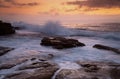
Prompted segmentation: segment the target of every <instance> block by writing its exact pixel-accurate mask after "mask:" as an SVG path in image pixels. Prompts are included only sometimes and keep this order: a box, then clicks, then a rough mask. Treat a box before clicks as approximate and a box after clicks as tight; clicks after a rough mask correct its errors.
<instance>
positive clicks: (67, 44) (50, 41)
mask: <svg viewBox="0 0 120 79" xmlns="http://www.w3.org/2000/svg"><path fill="white" fill-rule="evenodd" d="M41 45H43V46H52V47H53V48H55V49H66V48H73V47H79V46H81V47H82V46H85V44H84V43H81V42H79V41H78V40H76V39H68V38H63V37H44V38H43V39H42V40H41Z"/></svg>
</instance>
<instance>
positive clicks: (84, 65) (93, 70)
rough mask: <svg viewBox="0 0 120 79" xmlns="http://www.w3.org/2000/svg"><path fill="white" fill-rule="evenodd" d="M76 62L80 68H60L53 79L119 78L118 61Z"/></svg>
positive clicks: (119, 68) (119, 65) (119, 66)
mask: <svg viewBox="0 0 120 79" xmlns="http://www.w3.org/2000/svg"><path fill="white" fill-rule="evenodd" d="M77 63H78V64H79V65H80V66H81V68H80V69H61V71H59V72H58V74H57V75H56V77H55V79H120V64H118V63H107V62H92V61H91V62H89V61H85V62H81V61H78V62H77ZM86 69H87V71H86Z"/></svg>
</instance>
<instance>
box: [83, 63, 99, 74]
mask: <svg viewBox="0 0 120 79" xmlns="http://www.w3.org/2000/svg"><path fill="white" fill-rule="evenodd" d="M81 66H82V67H84V68H85V71H86V72H97V71H98V70H99V69H100V68H99V67H97V65H94V64H81Z"/></svg>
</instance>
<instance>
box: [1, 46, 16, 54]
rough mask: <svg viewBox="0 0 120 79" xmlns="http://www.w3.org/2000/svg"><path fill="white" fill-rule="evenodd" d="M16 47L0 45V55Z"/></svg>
mask: <svg viewBox="0 0 120 79" xmlns="http://www.w3.org/2000/svg"><path fill="white" fill-rule="evenodd" d="M13 49H14V48H9V47H2V46H0V56H2V55H4V54H6V53H7V52H9V51H11V50H13Z"/></svg>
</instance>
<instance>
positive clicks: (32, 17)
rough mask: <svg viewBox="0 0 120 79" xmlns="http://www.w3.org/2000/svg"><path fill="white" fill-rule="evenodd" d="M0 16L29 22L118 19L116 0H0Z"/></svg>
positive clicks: (5, 18) (119, 6)
mask: <svg viewBox="0 0 120 79" xmlns="http://www.w3.org/2000/svg"><path fill="white" fill-rule="evenodd" d="M0 19H3V20H10V21H26V22H29V23H42V22H45V21H48V20H53V21H61V22H69V23H89V22H91V23H92V22H93V23H95V22H96V23H97V22H119V21H120V0H0Z"/></svg>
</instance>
